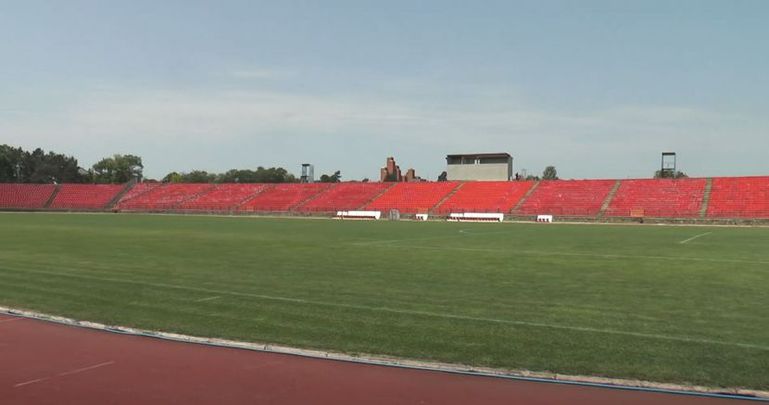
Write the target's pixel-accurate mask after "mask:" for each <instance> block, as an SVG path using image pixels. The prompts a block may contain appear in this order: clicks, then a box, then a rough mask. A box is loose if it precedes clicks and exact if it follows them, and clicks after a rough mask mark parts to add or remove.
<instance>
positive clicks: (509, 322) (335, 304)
mask: <svg viewBox="0 0 769 405" xmlns="http://www.w3.org/2000/svg"><path fill="white" fill-rule="evenodd" d="M23 271H24V272H28V273H38V274H44V275H51V276H60V277H70V278H75V279H83V280H96V281H105V282H113V283H122V284H133V285H142V286H148V287H157V288H169V289H175V290H183V291H195V292H205V293H209V294H219V295H230V296H235V297H247V298H257V299H262V300H268V301H279V302H291V303H296V304H303V305H322V306H327V307H333V308H348V309H357V310H364V311H373V312H387V313H392V314H399V315H415V316H426V317H431V318H442V319H457V320H463V321H475V322H487V323H496V324H505V325H517V326H529V327H535V328H546V329H558V330H571V331H578V332H590V333H603V334H608V335H620V336H633V337H640V338H649V339H658V340H668V341H676V342H686V343H700V344H709V345H719V346H734V347H742V348H746V349H756V350H764V351H769V346H762V345H756V344H752V343H741V342H726V341H721V340H711V339H701V338H694V337H687V336H673V335H662V334H655V333H643V332H631V331H622V330H616V329H602V328H593V327H587V326H571V325H563V324H555V323H543V322H528V321H516V320H507V319H496V318H483V317H474V316H466V315H454V314H446V313H439V312H430V311H416V310H408V309H395V308H389V307H372V306H366V305H356V304H344V303H338V302H326V301H315V300H306V299H302V298H292V297H279V296H272V295H264V294H254V293H247V292H238V291H227V290H216V289H210V288H199V287H188V286H182V285H174V284H164V283H150V282H144V281H137V280H125V279H118V278H110V277H94V276H88V275H82V274H69V273H61V272H52V271H40V270H23Z"/></svg>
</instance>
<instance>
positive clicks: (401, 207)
mask: <svg viewBox="0 0 769 405" xmlns="http://www.w3.org/2000/svg"><path fill="white" fill-rule="evenodd" d="M458 185H459V183H457V182H453V181H442V182H424V183H421V182H420V183H398V184H396V185H395V186H393V187H392V188H390V189H389V190H387V191H386V192H385V193H384V194H382V195H381V196H380V197H379V198H377V199H375V200H374V201H372V202H371V203H370V204H368V205H367V206H366V208H365V209H366V210H374V211H389V210H391V209H396V210H398V211H400V212H403V213H410V214H414V213H422V212H428V211H430V210H431V209H432V208H433V207H435V205H436V204H438V203H439V202H441V200H442V199H443V198H445V197H446V196H447V195H448V194H449V193H450V192H451V191H452V190H454V189H455V188H456V187H457V186H458Z"/></svg>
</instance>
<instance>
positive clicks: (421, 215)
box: [415, 214, 427, 221]
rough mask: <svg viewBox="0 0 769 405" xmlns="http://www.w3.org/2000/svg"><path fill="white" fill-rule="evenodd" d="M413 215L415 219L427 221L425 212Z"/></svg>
mask: <svg viewBox="0 0 769 405" xmlns="http://www.w3.org/2000/svg"><path fill="white" fill-rule="evenodd" d="M415 217H416V220H417V221H427V214H417V215H416V216H415Z"/></svg>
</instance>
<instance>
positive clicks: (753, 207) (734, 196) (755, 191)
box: [707, 177, 769, 218]
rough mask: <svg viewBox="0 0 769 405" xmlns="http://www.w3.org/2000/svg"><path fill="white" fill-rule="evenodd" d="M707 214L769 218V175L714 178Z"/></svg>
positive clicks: (726, 216) (725, 216) (713, 216)
mask: <svg viewBox="0 0 769 405" xmlns="http://www.w3.org/2000/svg"><path fill="white" fill-rule="evenodd" d="M707 215H708V217H712V218H769V177H720V178H714V179H713V185H712V187H711V190H710V201H709V203H708V212H707Z"/></svg>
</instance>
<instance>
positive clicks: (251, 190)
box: [180, 184, 270, 211]
mask: <svg viewBox="0 0 769 405" xmlns="http://www.w3.org/2000/svg"><path fill="white" fill-rule="evenodd" d="M269 187H270V186H268V185H266V184H220V185H218V186H216V187H215V188H214V189H212V190H210V191H209V192H207V193H204V194H201V195H200V196H199V197H198V198H195V199H192V200H189V201H187V202H185V203H183V204H182V205H181V206H180V208H181V209H183V210H191V211H231V210H234V209H236V208H237V207H239V206H240V205H242V204H243V203H244V202H246V201H248V200H249V199H250V198H252V197H253V196H255V195H257V194H259V193H260V192H262V191H264V190H265V189H267V188H269Z"/></svg>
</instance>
